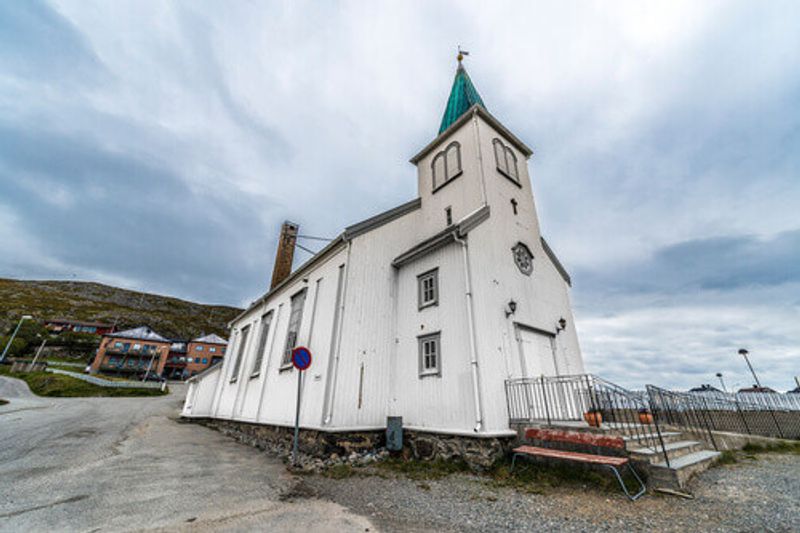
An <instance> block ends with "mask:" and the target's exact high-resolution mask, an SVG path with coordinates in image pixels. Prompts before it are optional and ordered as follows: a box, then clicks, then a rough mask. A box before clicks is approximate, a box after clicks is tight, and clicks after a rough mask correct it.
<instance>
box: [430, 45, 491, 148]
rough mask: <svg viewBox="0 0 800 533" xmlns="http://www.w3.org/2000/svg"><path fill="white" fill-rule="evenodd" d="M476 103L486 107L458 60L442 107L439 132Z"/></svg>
mask: <svg viewBox="0 0 800 533" xmlns="http://www.w3.org/2000/svg"><path fill="white" fill-rule="evenodd" d="M476 104H477V105H479V106H481V107H483V108H484V109H486V105H485V104H484V103H483V100H482V99H481V95H480V94H478V90H477V89H476V88H475V86H474V85H473V84H472V80H470V79H469V74H467V70H466V69H465V68H464V65H462V64H461V61H459V62H458V69H457V70H456V77H455V79H454V80H453V88H452V89H450V98H448V99H447V107H445V108H444V115H443V116H442V124H441V125H440V126H439V133H442V132H443V131H444V130H446V129H447V128H449V127H450V125H451V124H453V122H455V121H456V120H458V118H459V117H460V116H461V115H463V114H464V113H466V112H467V111H469V109H470V108H471V107H472V106H474V105H476Z"/></svg>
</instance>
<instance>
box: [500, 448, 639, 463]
mask: <svg viewBox="0 0 800 533" xmlns="http://www.w3.org/2000/svg"><path fill="white" fill-rule="evenodd" d="M514 453H520V454H525V455H532V456H536V457H549V458H552V459H565V460H568V461H576V462H579V463H593V464H600V465H612V466H622V465H624V464H626V463H627V462H628V458H627V457H611V456H608V455H592V454H590V453H579V452H567V451H564V450H551V449H550V448H540V447H538V446H520V447H518V448H514Z"/></svg>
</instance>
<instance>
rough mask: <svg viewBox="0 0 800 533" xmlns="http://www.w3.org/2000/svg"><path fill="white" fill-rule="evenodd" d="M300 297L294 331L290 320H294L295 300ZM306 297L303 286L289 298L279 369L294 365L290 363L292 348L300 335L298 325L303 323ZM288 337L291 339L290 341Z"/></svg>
mask: <svg viewBox="0 0 800 533" xmlns="http://www.w3.org/2000/svg"><path fill="white" fill-rule="evenodd" d="M300 297H302V305H301V307H300V308H299V311H297V323H296V324H295V329H294V331H292V320H294V316H295V301H297V299H298V298H300ZM307 297H308V289H307V288H303V289H301V290H299V291H297V292H296V293H294V294H293V295H292V297H291V298H290V300H289V323H288V324H287V325H286V340H285V341H284V345H283V355H282V356H281V366H280V368H279V371H284V370H291V369H293V368H294V365H292V350H293V349H294V348H296V347H297V346H298V344H297V338H298V337H299V336H300V327H301V326H302V325H303V312H304V311H305V307H306V298H307ZM292 335H294V337H292ZM290 339H291V340H292V342H291V343H290ZM290 344H291V346H290Z"/></svg>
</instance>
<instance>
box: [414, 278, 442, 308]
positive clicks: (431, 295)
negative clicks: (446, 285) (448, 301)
mask: <svg viewBox="0 0 800 533" xmlns="http://www.w3.org/2000/svg"><path fill="white" fill-rule="evenodd" d="M417 285H418V299H419V308H420V309H422V308H425V307H429V306H431V305H437V304H438V303H439V269H434V270H431V271H429V272H425V273H424V274H420V275H419V276H417Z"/></svg>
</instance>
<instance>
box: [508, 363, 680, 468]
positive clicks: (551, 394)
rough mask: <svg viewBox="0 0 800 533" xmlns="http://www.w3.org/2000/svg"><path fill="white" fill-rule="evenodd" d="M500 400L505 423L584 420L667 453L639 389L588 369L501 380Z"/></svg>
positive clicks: (578, 422) (582, 422)
mask: <svg viewBox="0 0 800 533" xmlns="http://www.w3.org/2000/svg"><path fill="white" fill-rule="evenodd" d="M506 402H507V404H508V412H509V418H510V422H511V423H527V422H539V423H546V424H548V425H552V424H553V423H556V422H559V423H567V424H566V425H570V424H574V425H575V426H576V427H586V426H587V425H589V426H592V425H595V426H599V425H600V424H602V426H603V427H605V428H608V429H612V430H613V431H614V432H615V433H616V434H620V435H622V436H623V437H626V438H627V439H628V440H631V441H633V443H634V446H635V447H638V448H646V449H649V450H651V451H653V452H655V453H658V454H661V455H662V456H663V457H664V460H665V462H666V464H667V466H669V456H668V454H667V452H666V450H665V449H664V441H663V438H662V436H661V430H660V428H659V425H658V419H657V418H656V417H655V416H653V415H652V413H651V412H650V409H649V406H648V404H647V402H646V400H645V398H644V396H643V395H642V394H638V393H634V392H631V391H628V390H626V389H624V388H622V387H620V386H618V385H615V384H613V383H611V382H609V381H606V380H604V379H602V378H599V377H597V376H594V375H591V374H581V375H574V376H549V377H548V376H542V377H539V378H520V379H509V380H507V381H506Z"/></svg>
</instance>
